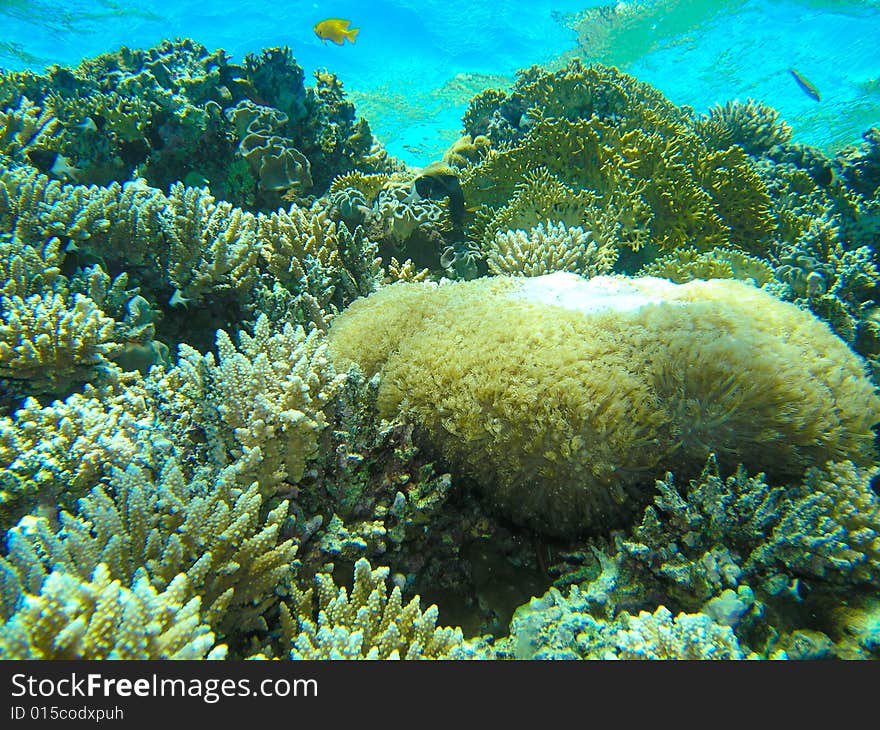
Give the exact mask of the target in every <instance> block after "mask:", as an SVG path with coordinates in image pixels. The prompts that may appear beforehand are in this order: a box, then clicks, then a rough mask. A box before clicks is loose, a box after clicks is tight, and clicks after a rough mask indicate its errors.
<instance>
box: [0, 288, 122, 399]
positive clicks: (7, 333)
mask: <svg viewBox="0 0 880 730" xmlns="http://www.w3.org/2000/svg"><path fill="white" fill-rule="evenodd" d="M114 327H115V322H114V320H113V319H111V318H110V317H107V316H105V314H104V313H103V312H102V311H101V310H100V309H98V307H97V306H95V303H94V302H93V301H92V300H91V299H89V298H88V297H85V296H82V295H81V294H76V295H74V297H73V299H72V301H67V299H66V298H65V297H64V296H62V295H60V294H53V293H46V294H32V295H31V296H29V297H27V298H22V297H20V296H17V295H12V296H0V382H3V383H5V385H6V387H7V388H11V389H12V391H13V392H18V393H27V394H34V393H50V394H55V395H62V394H64V393H66V392H69V388H70V386H71V384H72V383H84V382H87V381H89V380H90V379H92V378H93V377H94V376H95V374H96V372H97V371H98V370H99V369H100V368H102V367H106V366H107V365H108V362H107V361H108V359H109V358H111V357H113V355H114V354H115V353H116V352H117V351H118V349H119V345H118V344H117V343H116V342H115V341H114V334H115V333H114Z"/></svg>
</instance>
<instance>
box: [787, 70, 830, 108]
mask: <svg viewBox="0 0 880 730" xmlns="http://www.w3.org/2000/svg"><path fill="white" fill-rule="evenodd" d="M788 70H789V71H790V72H791V75H792V76H794V80H795V81H797V85H798V86H800V87H801V91H803V92H804V93H805V94H806V95H807V96H809V97H810V98H811V99H813V100H814V101H822V97H821V96H820V95H819V89H817V88H816V87H815V85H814V84H813V83H812V82H811V81H810V80H809V79H807V78H804V77H803V76H801V75H800V74H799V73H798V72H797V71H796V70H795V69H793V68H790V69H788Z"/></svg>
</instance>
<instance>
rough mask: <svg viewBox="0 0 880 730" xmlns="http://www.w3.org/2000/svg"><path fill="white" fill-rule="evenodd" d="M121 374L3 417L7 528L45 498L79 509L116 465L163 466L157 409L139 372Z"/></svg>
mask: <svg viewBox="0 0 880 730" xmlns="http://www.w3.org/2000/svg"><path fill="white" fill-rule="evenodd" d="M117 372H118V371H117ZM116 377H118V380H117V382H115V383H113V382H109V383H107V384H106V385H103V386H102V387H100V388H93V387H91V386H87V387H86V388H85V390H84V392H83V393H82V394H73V395H71V396H69V397H68V398H66V399H65V400H64V401H55V402H54V403H52V404H51V405H49V406H41V405H40V404H39V402H38V401H37V400H36V399H34V398H28V399H27V400H25V402H24V405H23V406H22V408H20V409H19V410H18V411H16V413H15V414H14V416H13V417H12V418H9V417H3V418H0V474H2V479H3V488H2V491H0V523H2V525H3V526H4V527H7V526H9V525H10V524H11V523H12V522H14V521H15V520H16V519H18V517H20V516H21V515H22V514H24V513H25V512H27V511H29V510H30V509H32V508H33V507H34V506H35V505H37V504H40V505H43V506H44V507H47V508H49V507H51V508H54V506H55V505H56V503H57V504H59V505H60V506H61V507H63V508H66V509H72V508H73V505H74V503H75V500H76V499H78V498H79V497H81V496H82V495H83V494H85V493H86V492H87V491H88V490H89V489H91V488H92V487H93V486H94V485H96V484H97V483H98V482H99V481H100V479H101V478H102V477H103V476H105V475H106V474H107V473H108V469H109V468H110V467H113V466H115V467H119V468H125V466H127V465H128V464H142V465H144V466H145V467H152V466H155V464H154V463H153V453H152V449H151V448H150V442H151V439H152V438H153V437H154V435H153V434H152V433H151V431H152V428H153V425H154V423H155V413H154V411H153V408H152V407H151V404H150V403H149V402H148V400H147V394H146V391H144V390H143V388H141V387H140V386H138V385H136V384H135V383H134V381H133V379H134V377H135V376H134V375H125V376H123V375H121V374H117V376H116Z"/></svg>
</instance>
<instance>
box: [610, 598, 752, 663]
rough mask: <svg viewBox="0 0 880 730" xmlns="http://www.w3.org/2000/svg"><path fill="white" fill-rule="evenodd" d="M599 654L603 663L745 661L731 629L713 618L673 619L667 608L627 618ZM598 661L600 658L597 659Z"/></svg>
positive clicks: (700, 615) (613, 631) (693, 616)
mask: <svg viewBox="0 0 880 730" xmlns="http://www.w3.org/2000/svg"><path fill="white" fill-rule="evenodd" d="M616 623H617V624H618V627H616V628H615V629H612V630H611V631H610V632H608V635H607V639H606V642H607V645H606V647H604V648H603V649H602V650H601V653H600V652H595V653H596V654H598V655H599V656H600V657H601V658H602V659H610V658H614V659H665V660H668V659H682V660H693V659H701V660H706V659H716V660H719V659H743V658H745V655H744V653H743V651H742V649H741V648H740V645H739V641H738V640H737V638H736V635H735V634H734V633H733V630H732V629H731V628H730V627H729V626H721V625H719V624H717V623H715V622H714V621H713V620H712V619H711V618H710V617H709V616H707V615H705V614H702V613H698V614H686V613H680V614H678V616H675V617H674V618H673V616H672V612H671V611H670V610H669V609H668V608H666V607H665V606H659V607H658V608H657V610H656V611H654V613H653V614H652V613H649V612H647V611H642V612H640V613H639V615H638V616H630V615H628V614H623V615H622V616H621V618H620V619H618V621H617V622H616ZM597 658H598V657H597Z"/></svg>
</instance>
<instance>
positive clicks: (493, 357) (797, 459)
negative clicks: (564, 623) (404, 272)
mask: <svg viewBox="0 0 880 730" xmlns="http://www.w3.org/2000/svg"><path fill="white" fill-rule="evenodd" d="M756 312H760V313H761V314H760V317H758V316H755V313H756ZM330 345H331V352H332V355H333V358H334V361H335V362H336V363H337V366H338V367H344V366H347V363H349V362H351V361H355V362H357V363H358V364H359V365H360V367H361V368H362V369H363V370H364V372H365V374H366V375H367V376H371V375H372V374H373V373H376V372H379V373H381V375H382V382H381V386H380V393H379V406H380V410H381V412H383V413H385V414H390V413H394V412H396V411H397V410H398V409H402V410H403V411H404V412H406V413H408V414H409V415H410V416H412V417H413V418H414V419H415V421H416V423H417V424H418V425H419V426H420V427H421V429H422V430H423V434H424V437H425V440H426V442H428V443H430V444H431V445H432V447H433V448H434V449H435V450H436V451H437V452H438V453H440V454H442V456H443V457H444V458H445V459H446V460H447V461H448V462H449V463H450V464H452V465H454V467H455V468H456V469H457V470H458V471H459V473H461V474H465V475H467V476H470V477H473V478H475V479H476V480H477V482H478V483H479V484H480V485H481V487H482V489H483V491H484V492H485V493H486V495H487V497H488V498H489V500H490V501H491V502H492V503H493V504H495V505H497V506H499V507H500V508H501V509H502V510H503V511H504V512H505V513H507V514H509V515H510V516H512V517H514V518H515V519H516V520H518V521H521V522H525V523H527V524H529V525H530V526H532V527H534V528H536V529H538V530H541V531H546V532H551V533H556V534H560V533H563V534H564V533H569V534H570V533H573V532H579V531H583V530H590V529H592V530H596V529H605V530H607V529H608V527H610V526H611V525H613V524H614V523H616V522H618V521H620V520H621V519H623V518H624V516H625V515H627V514H628V513H630V510H632V509H633V508H634V507H636V506H637V505H639V504H642V505H643V504H644V502H645V501H646V499H647V496H648V494H649V490H648V489H646V487H648V486H649V485H650V484H651V483H652V481H653V476H652V475H654V474H657V473H658V472H660V473H662V470H664V469H668V468H671V467H673V466H675V468H676V469H678V470H681V469H685V470H688V469H690V470H692V473H693V474H696V473H698V472H699V470H700V469H701V468H702V466H703V464H704V463H705V460H706V457H707V455H708V454H709V453H711V452H712V451H715V452H716V453H718V455H719V461H720V462H721V463H722V464H724V465H725V467H726V468H733V467H734V466H735V465H736V464H737V463H738V462H740V461H741V462H743V463H745V464H746V465H747V466H752V467H753V468H766V469H772V470H773V473H774V475H776V476H779V477H780V478H799V477H800V476H801V475H802V474H803V472H804V470H805V469H806V468H807V467H808V466H810V465H818V464H823V463H824V462H825V461H827V460H829V459H846V458H850V459H853V460H856V461H857V462H858V463H861V464H864V463H866V462H868V461H870V460H871V459H872V458H873V452H872V449H873V440H874V438H873V433H872V431H871V426H872V425H873V424H874V423H876V422H877V421H878V419H880V398H878V397H877V395H876V393H875V392H874V387H873V386H872V384H871V383H870V382H869V380H868V379H867V377H866V375H865V370H864V363H863V362H862V361H861V360H860V359H859V358H857V357H856V356H855V355H853V353H852V352H851V351H850V350H849V349H848V348H847V347H846V345H845V344H844V343H842V342H841V341H840V340H839V339H837V338H836V337H835V336H834V335H833V334H832V333H831V332H830V331H829V330H828V328H827V326H826V325H824V324H823V323H821V322H820V321H818V320H816V319H815V318H814V317H812V316H811V315H809V314H807V313H804V312H802V311H801V310H799V309H797V308H796V307H794V306H792V305H789V304H784V303H781V302H779V301H777V300H775V299H773V298H772V297H771V296H770V295H768V294H766V293H765V292H762V291H761V290H759V289H757V288H755V287H753V286H750V285H748V284H742V283H739V282H735V281H727V280H712V281H709V282H702V281H695V282H691V283H689V284H685V285H674V284H671V283H670V282H666V281H663V280H659V279H647V278H641V279H625V278H622V277H618V278H611V277H596V278H594V279H591V280H590V281H589V282H585V281H584V280H582V279H580V278H579V277H576V276H574V275H571V274H565V273H557V274H554V275H550V276H545V277H536V278H531V279H509V278H504V277H496V278H490V279H482V280H478V281H475V282H458V283H455V284H449V285H444V286H440V287H437V286H430V285H418V284H412V285H407V284H397V285H394V286H390V287H386V288H384V289H383V290H381V291H380V292H378V293H377V294H374V295H372V296H371V297H368V298H367V299H364V300H359V301H357V302H355V303H354V304H353V305H352V306H351V307H349V309H348V310H347V311H346V312H344V313H343V314H342V315H340V316H339V317H337V318H336V319H335V320H334V322H333V324H332V326H331V331H330Z"/></svg>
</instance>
